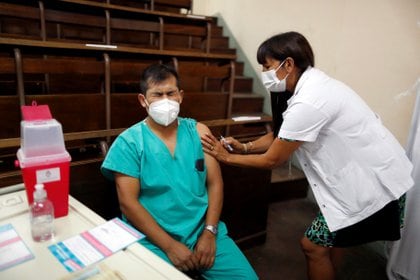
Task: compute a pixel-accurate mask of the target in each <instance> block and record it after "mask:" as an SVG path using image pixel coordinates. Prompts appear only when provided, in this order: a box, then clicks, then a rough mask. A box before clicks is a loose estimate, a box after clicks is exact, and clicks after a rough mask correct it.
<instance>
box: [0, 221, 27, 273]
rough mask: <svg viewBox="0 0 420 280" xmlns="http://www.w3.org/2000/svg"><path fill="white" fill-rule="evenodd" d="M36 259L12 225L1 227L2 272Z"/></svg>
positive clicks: (0, 254) (0, 260)
mask: <svg viewBox="0 0 420 280" xmlns="http://www.w3.org/2000/svg"><path fill="white" fill-rule="evenodd" d="M33 258H34V255H33V254H32V252H31V251H30V250H29V249H28V247H27V246H26V244H25V242H23V240H22V238H20V236H19V234H18V233H17V232H16V230H15V228H14V227H13V225H12V224H6V225H1V226H0V271H2V270H4V269H7V268H9V267H12V266H15V265H17V264H20V263H23V262H25V261H28V260H31V259H33Z"/></svg>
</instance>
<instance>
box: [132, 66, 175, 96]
mask: <svg viewBox="0 0 420 280" xmlns="http://www.w3.org/2000/svg"><path fill="white" fill-rule="evenodd" d="M171 76H174V77H175V79H176V86H177V87H179V77H178V73H177V72H176V70H175V68H173V67H172V66H170V65H166V64H152V65H150V66H148V67H147V68H146V69H144V71H143V73H142V75H141V77H140V92H141V93H143V94H146V92H147V90H148V89H149V85H150V84H154V83H159V82H162V81H165V80H166V79H168V78H169V77H171Z"/></svg>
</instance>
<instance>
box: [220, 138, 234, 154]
mask: <svg viewBox="0 0 420 280" xmlns="http://www.w3.org/2000/svg"><path fill="white" fill-rule="evenodd" d="M220 139H222V142H223V144H224V145H225V147H227V149H228V150H229V151H230V152H233V148H232V146H231V145H230V144H228V143H227V142H226V139H225V137H223V135H220Z"/></svg>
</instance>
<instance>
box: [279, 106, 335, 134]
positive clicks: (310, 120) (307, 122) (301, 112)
mask: <svg viewBox="0 0 420 280" xmlns="http://www.w3.org/2000/svg"><path fill="white" fill-rule="evenodd" d="M328 120H329V118H328V116H327V115H325V114H323V113H322V112H321V111H320V110H318V109H316V108H315V107H313V106H311V105H309V104H305V103H294V104H291V105H290V107H289V108H287V110H286V111H285V112H284V113H283V123H282V125H281V127H280V131H279V134H278V137H279V138H286V139H292V140H299V141H306V142H314V141H315V140H316V138H317V137H318V134H319V132H320V131H321V129H322V127H323V126H324V125H325V124H326V123H327V122H328Z"/></svg>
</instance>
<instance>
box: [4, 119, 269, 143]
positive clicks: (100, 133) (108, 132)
mask: <svg viewBox="0 0 420 280" xmlns="http://www.w3.org/2000/svg"><path fill="white" fill-rule="evenodd" d="M200 122H201V123H203V124H205V125H207V126H208V127H217V126H229V125H241V124H252V123H267V122H271V116H268V115H265V116H261V118H260V119H256V120H245V121H235V120H233V119H217V120H205V121H200ZM125 129H126V128H113V129H103V130H91V131H80V132H69V133H64V141H74V140H84V139H92V138H103V137H113V136H117V135H119V134H121V132H123V131H124V130H125ZM19 146H20V138H5V139H0V148H11V147H19Z"/></svg>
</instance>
